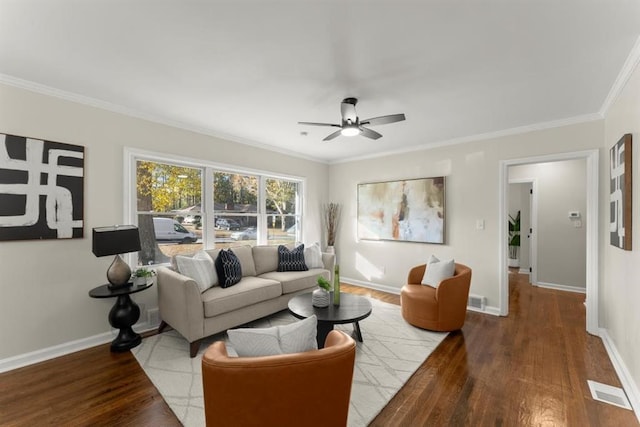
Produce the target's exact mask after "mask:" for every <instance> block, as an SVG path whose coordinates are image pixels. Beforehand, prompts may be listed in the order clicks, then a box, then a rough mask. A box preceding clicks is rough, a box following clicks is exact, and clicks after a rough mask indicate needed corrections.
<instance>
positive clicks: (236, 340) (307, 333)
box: [227, 315, 318, 357]
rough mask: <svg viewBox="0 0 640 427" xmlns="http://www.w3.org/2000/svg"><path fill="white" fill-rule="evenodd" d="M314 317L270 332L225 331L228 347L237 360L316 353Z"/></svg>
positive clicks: (247, 329)
mask: <svg viewBox="0 0 640 427" xmlns="http://www.w3.org/2000/svg"><path fill="white" fill-rule="evenodd" d="M316 327H317V319H316V316H315V315H313V316H310V317H307V318H306V319H304V320H301V321H298V322H294V323H291V324H289V325H281V326H273V327H271V328H240V329H229V330H228V331H227V336H228V337H229V343H230V344H231V347H233V349H234V350H235V351H236V353H237V354H238V356H240V357H260V356H273V355H276V354H290V353H301V352H304V351H309V350H317V349H318V344H317V342H316Z"/></svg>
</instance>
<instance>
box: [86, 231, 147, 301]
mask: <svg viewBox="0 0 640 427" xmlns="http://www.w3.org/2000/svg"><path fill="white" fill-rule="evenodd" d="M139 250H140V234H139V233H138V227H136V226H135V225H114V226H111V227H96V228H94V229H93V253H94V255H95V256H97V257H102V256H107V255H115V256H116V257H115V258H114V260H113V262H112V263H111V266H110V267H109V269H108V270H107V280H108V281H109V288H111V289H117V288H121V287H125V286H128V285H129V279H130V278H131V268H129V264H127V263H126V262H124V260H123V259H122V258H120V254H125V253H128V252H137V251H139Z"/></svg>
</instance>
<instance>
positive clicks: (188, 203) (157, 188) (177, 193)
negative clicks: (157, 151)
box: [127, 153, 302, 265]
mask: <svg viewBox="0 0 640 427" xmlns="http://www.w3.org/2000/svg"><path fill="white" fill-rule="evenodd" d="M127 157H128V160H129V163H128V164H129V165H131V171H130V175H131V181H132V185H131V186H130V187H131V188H132V189H134V191H133V192H132V194H131V195H130V197H129V200H132V203H130V206H131V208H130V209H128V210H130V211H131V212H130V215H131V221H134V222H137V224H138V227H139V229H140V238H141V239H140V240H141V246H142V250H141V251H140V252H139V253H138V264H139V265H140V264H143V265H153V264H164V263H168V262H169V261H170V259H171V257H172V256H175V255H181V254H193V253H195V252H197V251H198V250H200V249H202V248H207V249H209V248H214V247H218V248H226V247H230V246H235V245H238V244H239V243H242V244H250V245H256V244H273V245H279V244H284V243H290V242H295V241H298V240H300V230H301V227H300V225H301V221H302V209H301V206H302V204H301V200H302V181H301V180H300V179H291V178H282V177H275V176H267V175H265V174H264V173H260V174H258V173H252V172H246V171H233V170H225V169H223V168H220V167H216V166H215V165H207V164H198V163H197V161H193V162H184V161H181V162H180V163H178V162H176V163H172V161H171V160H170V159H166V158H159V157H157V156H155V155H152V154H146V153H145V154H137V153H127Z"/></svg>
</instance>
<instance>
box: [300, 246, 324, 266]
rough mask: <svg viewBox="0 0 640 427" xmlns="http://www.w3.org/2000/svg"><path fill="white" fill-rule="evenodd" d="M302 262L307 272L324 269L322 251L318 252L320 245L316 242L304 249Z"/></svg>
mask: <svg viewBox="0 0 640 427" xmlns="http://www.w3.org/2000/svg"><path fill="white" fill-rule="evenodd" d="M304 261H305V263H306V264H307V268H308V269H309V270H311V269H312V268H324V263H323V262H322V251H321V250H320V244H319V243H318V242H316V243H314V244H313V245H309V246H305V247H304Z"/></svg>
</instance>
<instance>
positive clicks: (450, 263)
mask: <svg viewBox="0 0 640 427" xmlns="http://www.w3.org/2000/svg"><path fill="white" fill-rule="evenodd" d="M455 271H456V264H455V261H454V260H453V259H450V260H445V261H440V260H439V259H438V258H436V257H434V256H433V255H431V258H430V259H429V262H428V263H427V269H426V271H425V272H424V276H423V277H422V282H421V283H422V284H423V285H427V286H431V287H434V288H436V289H437V288H438V285H440V282H442V281H443V280H444V279H448V278H449V277H453V275H454V274H455Z"/></svg>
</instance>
